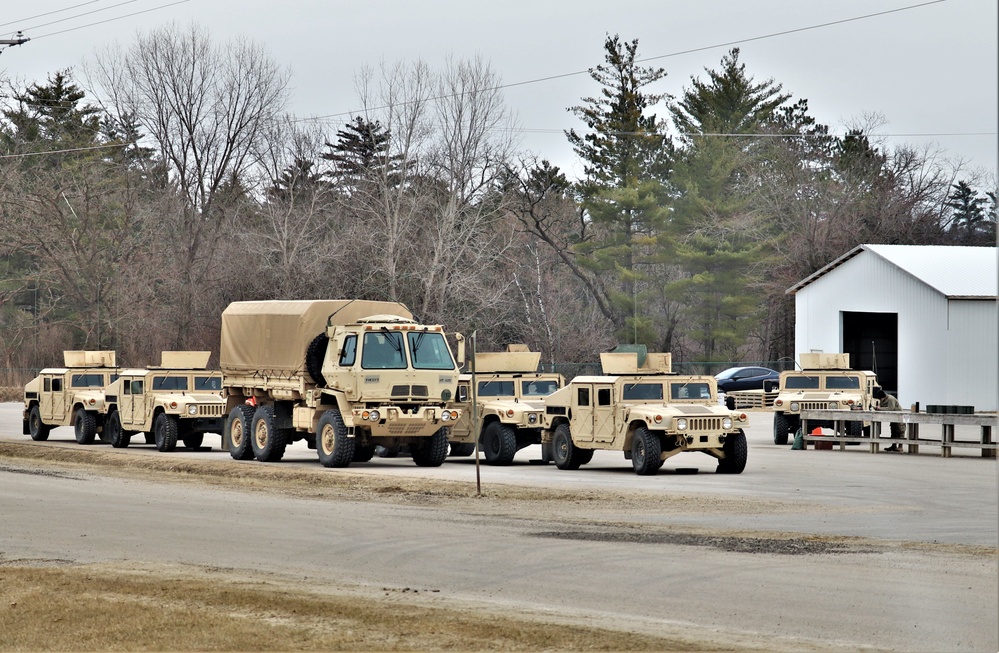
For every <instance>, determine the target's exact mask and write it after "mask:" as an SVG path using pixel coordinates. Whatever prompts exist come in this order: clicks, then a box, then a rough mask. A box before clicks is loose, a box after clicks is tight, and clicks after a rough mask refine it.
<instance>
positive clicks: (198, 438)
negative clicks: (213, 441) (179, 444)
mask: <svg viewBox="0 0 999 653" xmlns="http://www.w3.org/2000/svg"><path fill="white" fill-rule="evenodd" d="M181 441H183V443H184V446H185V447H187V448H188V449H192V450H193V449H197V448H198V447H200V446H201V445H202V444H204V442H205V434H204V433H188V434H187V435H185V436H184V437H182V438H181Z"/></svg>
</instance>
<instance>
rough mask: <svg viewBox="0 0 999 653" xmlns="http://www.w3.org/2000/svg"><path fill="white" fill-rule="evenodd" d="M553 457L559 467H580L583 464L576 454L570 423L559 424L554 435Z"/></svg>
mask: <svg viewBox="0 0 999 653" xmlns="http://www.w3.org/2000/svg"><path fill="white" fill-rule="evenodd" d="M590 455H591V456H592V455H593V454H592V453H591V454H590ZM552 458H554V459H555V466H556V467H558V468H559V469H579V466H580V465H581V464H582V463H581V462H580V461H579V456H578V455H576V445H574V444H573V443H572V433H571V432H570V431H569V425H568V424H566V423H565V422H563V423H562V424H559V425H558V428H556V429H555V435H554V436H553V437H552Z"/></svg>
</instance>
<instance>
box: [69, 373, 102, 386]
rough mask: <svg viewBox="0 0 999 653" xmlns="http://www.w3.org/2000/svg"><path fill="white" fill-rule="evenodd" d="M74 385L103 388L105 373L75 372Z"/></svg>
mask: <svg viewBox="0 0 999 653" xmlns="http://www.w3.org/2000/svg"><path fill="white" fill-rule="evenodd" d="M72 385H73V387H74V388H103V387H104V385H105V383H104V375H103V374H74V375H73V381H72Z"/></svg>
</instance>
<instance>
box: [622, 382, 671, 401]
mask: <svg viewBox="0 0 999 653" xmlns="http://www.w3.org/2000/svg"><path fill="white" fill-rule="evenodd" d="M621 398H622V399H624V400H625V401H629V400H631V401H635V400H645V401H648V400H650V399H652V400H655V399H662V398H663V384H662V383H625V384H624V389H623V390H622V391H621Z"/></svg>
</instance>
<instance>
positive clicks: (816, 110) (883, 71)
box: [0, 0, 999, 173]
mask: <svg viewBox="0 0 999 653" xmlns="http://www.w3.org/2000/svg"><path fill="white" fill-rule="evenodd" d="M171 3H172V4H171ZM4 4H5V5H6V6H5V8H4V10H3V12H2V13H0V38H10V37H11V36H12V35H13V33H14V32H15V31H17V30H19V29H22V30H24V31H25V34H26V35H27V36H29V37H32V39H33V40H32V41H31V42H29V43H27V44H25V45H23V46H20V47H15V48H8V49H6V50H4V51H3V52H2V54H0V74H4V73H5V74H6V75H7V76H8V77H10V78H13V79H21V80H26V81H28V82H42V81H44V80H45V79H46V77H47V76H48V75H49V74H50V73H52V72H54V71H56V70H61V69H65V68H70V67H73V68H75V69H77V70H80V66H81V64H82V62H83V60H84V59H85V58H92V57H93V55H94V52H95V51H96V50H97V49H98V48H100V47H103V46H104V45H107V44H108V43H110V42H113V41H118V42H120V43H121V44H122V45H129V44H131V43H132V42H133V40H134V38H135V35H136V33H137V31H139V30H149V29H152V28H156V27H158V26H161V25H164V24H166V23H168V22H171V21H178V22H180V23H182V24H186V23H189V22H191V21H194V22H196V23H198V24H199V25H201V26H203V27H205V28H207V29H208V30H209V31H210V33H211V34H212V36H213V37H214V38H215V39H217V40H219V41H226V40H229V39H233V38H250V39H254V40H257V41H259V42H262V43H263V44H264V45H265V46H266V47H267V48H268V50H269V51H270V53H271V55H272V56H273V57H274V59H275V60H277V61H278V62H279V63H280V64H282V65H286V66H288V68H289V70H290V71H291V74H292V82H291V98H290V104H289V110H290V111H291V112H292V113H294V114H296V115H298V116H300V117H304V116H325V115H329V114H339V113H346V112H350V111H351V110H353V109H356V108H357V106H358V102H357V96H356V93H355V91H354V76H355V74H356V73H357V72H358V70H359V69H360V68H361V67H362V66H364V65H371V66H376V65H377V64H378V63H379V62H381V61H385V62H389V63H394V62H398V61H412V60H414V59H417V58H422V59H423V60H424V61H426V62H427V63H428V64H429V65H431V66H432V67H435V68H441V67H442V66H443V63H444V60H445V58H446V57H448V56H449V55H451V56H454V57H456V58H459V59H460V58H472V57H474V56H476V55H481V56H482V57H483V58H484V59H485V60H486V61H488V62H489V63H490V64H491V66H492V67H493V69H494V70H495V71H496V72H497V73H498V75H499V76H500V77H501V78H502V80H503V82H504V83H505V84H516V83H519V82H527V81H530V80H535V79H539V78H544V77H550V76H556V75H566V74H567V73H577V72H581V73H582V74H576V75H568V76H564V77H560V78H558V79H554V80H549V81H541V82H537V83H531V84H523V85H518V86H513V87H511V88H508V89H506V90H505V97H506V99H507V102H508V105H509V107H510V108H511V109H512V110H513V111H514V112H515V114H516V115H517V118H518V121H519V124H520V126H521V127H522V128H523V132H522V133H523V140H522V146H523V148H524V149H527V150H531V151H533V152H534V153H536V154H539V155H540V156H543V157H545V158H548V159H550V160H551V161H553V162H554V163H556V164H557V165H560V166H562V167H564V168H566V169H568V170H569V172H570V173H572V172H577V171H578V166H575V165H574V163H573V162H574V157H573V154H572V151H571V149H570V148H569V146H568V145H567V144H566V140H565V137H564V135H563V134H562V130H563V129H567V128H572V127H576V128H579V127H580V124H579V123H578V122H577V121H576V119H575V118H574V117H573V116H572V115H571V114H570V113H569V112H567V111H566V109H567V108H568V107H570V106H572V105H575V104H579V103H580V98H582V97H584V96H588V95H592V94H595V93H596V92H597V86H596V84H595V82H593V81H592V80H591V79H590V77H589V76H588V75H587V74H585V71H586V69H587V68H590V67H593V66H596V65H598V64H600V63H602V62H603V42H604V38H605V35H606V34H608V33H609V34H619V35H620V36H621V38H622V39H623V40H632V39H636V38H637V39H638V40H639V57H640V58H643V59H645V58H653V57H656V59H655V60H654V61H650V62H649V63H648V64H647V65H656V66H661V67H663V68H665V69H666V71H667V73H668V76H667V77H666V79H665V80H663V81H662V82H660V86H658V87H657V89H656V90H658V91H660V92H666V93H670V94H673V95H678V94H680V93H682V91H683V89H684V88H685V87H688V86H689V85H690V77H691V76H692V75H693V76H701V75H703V73H704V69H705V68H716V67H717V66H718V64H719V61H720V60H721V58H722V56H723V55H724V54H725V53H726V52H727V51H728V49H730V48H731V47H732V45H731V44H732V43H733V42H737V41H744V42H742V43H738V47H740V48H741V50H742V54H741V56H740V60H741V61H742V62H743V63H744V64H746V70H747V72H748V73H749V74H750V75H752V76H753V77H755V78H756V79H757V80H758V81H759V80H765V79H767V78H773V79H774V80H775V81H777V82H779V83H781V84H783V86H784V90H785V91H786V92H789V93H791V94H792V95H793V97H794V98H795V99H797V98H806V99H808V101H809V106H810V110H811V113H812V115H813V116H815V117H816V118H817V119H818V120H819V121H820V122H823V123H825V124H828V125H830V127H831V128H832V130H833V132H834V133H842V132H843V131H844V130H845V129H846V128H847V127H848V126H849V125H852V124H854V123H855V122H857V121H859V120H860V119H861V118H862V117H863V116H864V115H865V114H872V113H877V114H881V115H882V116H883V117H884V119H885V120H886V121H887V124H885V125H884V126H883V127H881V128H880V130H879V132H880V133H881V134H884V135H886V136H887V142H888V143H889V144H897V143H899V142H906V143H911V144H917V145H923V144H935V145H937V146H939V147H940V148H943V150H945V154H946V156H949V157H951V158H953V159H958V158H961V159H966V160H969V161H970V162H971V163H972V164H973V165H977V166H979V167H982V168H986V169H988V170H991V171H994V170H996V168H997V139H996V131H997V122H999V117H997V115H999V109H997V84H999V82H997V79H999V71H997V59H999V54H997V9H996V4H997V3H996V1H995V0H938V1H936V2H928V1H927V0H752V1H749V0H697V1H693V0H644V1H642V0H603V1H595V0H505V1H504V2H495V1H494V2H476V1H475V0H353V1H352V2H346V1H343V0H284V1H281V2H276V1H275V0H186V1H181V2H177V1H176V0H131V1H130V2H124V0H92V1H90V2H86V1H84V0H33V1H32V2H30V3H28V2H23V3H13V2H8V3H4ZM74 5H76V7H75V8H73V9H69V8H70V7H73V6H74ZM906 7H911V8H909V9H906V10H904V11H894V12H892V13H886V14H883V15H879V16H872V17H869V18H864V19H860V20H850V21H849V22H839V23H838V24H832V25H827V26H824V27H817V26H820V25H824V24H827V23H836V22H837V21H847V20H848V19H852V18H857V17H861V16H868V15H870V14H876V13H880V12H888V11H892V10H897V9H903V8H906ZM63 9H67V10H66V11H59V10H63ZM97 10H102V11H97ZM147 10H151V11H147ZM56 11H58V13H52V14H50V15H42V14H46V13H47V12H56ZM94 11H97V13H92V14H90V15H85V16H81V15H80V14H84V13H85V12H94ZM136 12H144V13H136ZM127 14H136V15H133V16H126V15H127ZM74 16H75V17H74ZM67 19H68V20H67ZM109 19H111V20H109ZM53 21H61V22H53ZM98 21H108V22H104V23H102V24H99V25H94V26H90V27H85V26H86V25H88V24H90V23H95V22H98ZM46 23H51V24H46ZM811 27H815V29H805V28H811ZM64 30H68V31H64ZM792 30H800V31H793V32H792V33H787V34H779V33H781V32H791V31H792ZM60 32H61V33H60ZM768 35H773V36H768ZM760 37H766V38H760ZM711 46H718V47H711ZM702 48H703V49H702ZM690 50H698V51H696V52H689V53H687V54H677V53H683V52H687V51H690Z"/></svg>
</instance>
